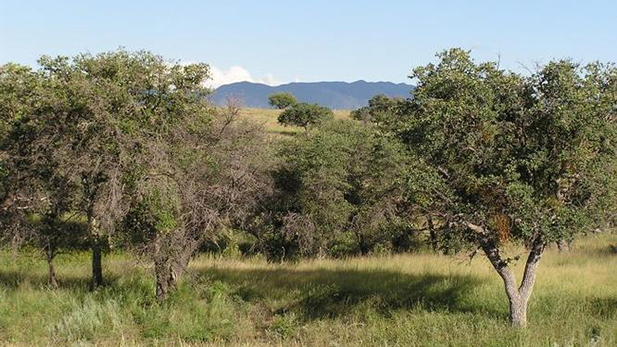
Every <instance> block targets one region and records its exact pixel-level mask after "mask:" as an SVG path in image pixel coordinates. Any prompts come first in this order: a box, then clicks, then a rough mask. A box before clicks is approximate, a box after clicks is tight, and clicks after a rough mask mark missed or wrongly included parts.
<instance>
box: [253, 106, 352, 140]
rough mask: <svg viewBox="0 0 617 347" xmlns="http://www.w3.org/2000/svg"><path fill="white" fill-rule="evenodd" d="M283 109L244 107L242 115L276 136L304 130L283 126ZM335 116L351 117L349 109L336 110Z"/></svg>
mask: <svg viewBox="0 0 617 347" xmlns="http://www.w3.org/2000/svg"><path fill="white" fill-rule="evenodd" d="M280 113H281V110H275V109H262V108H244V109H242V115H243V116H245V117H247V118H248V119H250V120H252V121H254V122H256V123H258V124H263V125H264V126H265V128H266V129H267V131H268V132H269V133H270V134H272V135H274V136H289V135H293V134H295V133H297V132H299V131H301V130H302V128H299V127H294V126H283V125H281V124H279V123H278V121H277V119H278V116H279V114H280ZM334 117H335V118H341V119H348V118H349V111H348V110H334Z"/></svg>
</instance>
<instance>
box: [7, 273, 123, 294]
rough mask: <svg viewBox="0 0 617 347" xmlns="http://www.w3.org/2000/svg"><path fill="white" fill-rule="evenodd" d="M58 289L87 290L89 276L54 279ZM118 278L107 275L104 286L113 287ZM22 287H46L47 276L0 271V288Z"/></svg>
mask: <svg viewBox="0 0 617 347" xmlns="http://www.w3.org/2000/svg"><path fill="white" fill-rule="evenodd" d="M56 280H57V282H58V287H57V288H58V289H67V290H71V291H83V290H89V288H90V282H91V278H90V277H89V276H77V275H68V276H67V275H64V274H63V275H59V276H57V277H56ZM117 280H118V277H117V276H115V275H111V274H109V275H107V276H106V278H105V286H113V285H115V283H116V282H117ZM24 285H28V286H32V287H35V288H42V287H48V286H49V283H48V278H47V275H45V274H42V273H29V272H24V271H15V270H0V287H4V288H7V289H11V290H16V289H19V288H22V287H23V286H24Z"/></svg>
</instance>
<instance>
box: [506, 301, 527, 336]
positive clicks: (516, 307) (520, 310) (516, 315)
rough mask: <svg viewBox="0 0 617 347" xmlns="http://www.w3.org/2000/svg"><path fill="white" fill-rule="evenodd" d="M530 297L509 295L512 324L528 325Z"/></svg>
mask: <svg viewBox="0 0 617 347" xmlns="http://www.w3.org/2000/svg"><path fill="white" fill-rule="evenodd" d="M528 299H529V298H527V299H525V298H522V297H521V296H520V295H519V296H518V297H510V296H509V295H508V302H509V304H510V315H509V317H508V318H509V320H510V324H512V326H515V327H520V328H522V327H525V326H526V325H527V301H528Z"/></svg>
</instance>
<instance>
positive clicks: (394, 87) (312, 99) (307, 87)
mask: <svg viewBox="0 0 617 347" xmlns="http://www.w3.org/2000/svg"><path fill="white" fill-rule="evenodd" d="M411 90H413V86H412V85H409V84H405V83H398V84H396V83H392V82H366V81H356V82H353V83H348V82H302V83H289V84H283V85H280V86H268V85H265V84H260V83H251V82H238V83H232V84H227V85H223V86H220V87H219V88H217V89H216V90H215V92H214V94H213V95H212V100H213V102H214V103H215V104H217V105H222V104H225V103H226V101H227V98H229V97H233V98H237V99H239V100H240V101H241V102H242V103H243V105H244V106H245V107H250V108H267V107H269V105H268V95H270V94H272V93H276V92H290V93H292V94H293V95H295V96H296V98H297V99H298V101H301V102H308V103H315V104H319V105H322V106H327V107H330V108H332V109H338V110H352V109H356V108H359V107H362V106H366V105H367V103H368V100H369V99H370V98H371V97H372V96H374V95H376V94H385V95H387V96H390V97H408V96H409V95H410V93H411Z"/></svg>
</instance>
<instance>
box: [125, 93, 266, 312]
mask: <svg viewBox="0 0 617 347" xmlns="http://www.w3.org/2000/svg"><path fill="white" fill-rule="evenodd" d="M200 85H201V84H200V83H196V84H195V85H194V88H198V87H199V86H200ZM196 101H197V100H196ZM239 113H240V109H239V108H238V107H236V106H235V105H229V106H228V107H227V108H226V109H224V110H215V109H210V110H207V111H206V112H188V113H184V114H179V115H178V116H179V117H178V118H177V121H176V122H174V124H173V126H171V127H169V128H167V129H158V130H157V133H156V134H157V136H155V137H152V138H150V137H148V138H145V139H144V141H143V148H144V152H143V155H141V156H140V157H139V167H141V168H142V169H143V172H144V175H143V176H142V177H141V178H140V179H138V180H136V181H135V184H134V188H133V189H134V192H133V194H132V195H133V196H134V201H133V204H132V207H131V211H130V212H129V214H128V215H127V218H126V220H125V228H126V229H127V230H129V231H130V233H131V234H132V240H133V244H134V245H136V246H137V247H136V248H137V249H139V250H140V251H141V252H142V253H144V254H147V255H148V256H150V257H151V259H152V261H153V262H154V268H155V275H156V296H157V299H159V300H163V299H165V298H166V297H167V296H168V294H169V292H170V291H172V290H173V289H174V288H175V287H176V285H177V282H178V280H179V278H180V277H181V275H182V274H183V272H184V270H185V269H186V267H187V266H188V263H189V261H190V259H191V257H192V256H193V254H194V252H195V251H196V250H197V249H198V248H199V247H200V246H201V245H202V244H203V242H204V241H205V240H209V239H215V238H216V237H217V236H218V234H219V233H220V232H221V231H222V230H223V229H224V228H225V227H227V228H241V227H243V226H244V225H247V224H248V223H250V220H251V216H253V215H256V212H253V211H257V210H258V209H259V208H261V205H262V203H263V197H266V196H269V195H270V194H269V190H270V189H271V188H270V187H271V183H270V182H271V178H270V176H269V174H268V172H269V170H270V165H271V161H270V160H269V158H270V156H269V155H268V145H267V143H266V142H265V141H267V140H266V135H265V132H264V131H263V129H262V128H261V127H260V126H257V125H254V124H250V123H246V122H242V121H239V120H238V115H239Z"/></svg>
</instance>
